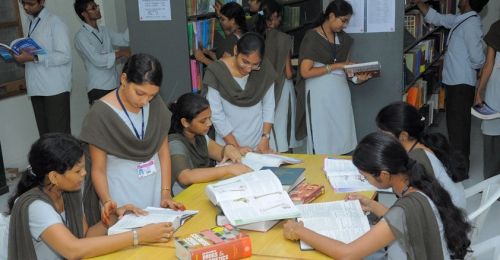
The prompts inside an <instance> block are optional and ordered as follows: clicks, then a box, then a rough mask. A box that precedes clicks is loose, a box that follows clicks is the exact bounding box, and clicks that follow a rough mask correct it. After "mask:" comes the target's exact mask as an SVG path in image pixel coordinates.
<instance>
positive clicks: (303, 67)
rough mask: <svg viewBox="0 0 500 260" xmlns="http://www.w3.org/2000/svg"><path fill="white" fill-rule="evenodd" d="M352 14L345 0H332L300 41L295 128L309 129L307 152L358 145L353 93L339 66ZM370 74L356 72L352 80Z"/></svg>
mask: <svg viewBox="0 0 500 260" xmlns="http://www.w3.org/2000/svg"><path fill="white" fill-rule="evenodd" d="M352 14H353V10H352V6H351V5H350V4H349V3H348V2H346V1H345V0H334V1H332V2H330V4H329V5H328V7H327V8H326V10H325V12H324V14H323V15H322V17H321V19H320V20H319V22H318V24H317V27H315V28H314V29H312V30H310V31H308V32H306V34H305V36H304V38H303V39H302V43H301V45H300V52H299V75H298V79H297V84H296V86H295V87H296V88H297V124H298V125H297V127H298V130H297V132H296V134H297V138H299V139H300V138H302V137H305V133H304V130H305V129H307V153H309V154H311V153H312V154H346V153H349V152H351V151H352V150H354V147H356V142H357V140H356V129H355V127H354V115H353V111H352V105H351V93H350V90H349V85H348V84H347V79H346V75H345V72H344V70H343V68H344V66H345V65H347V64H348V63H349V62H348V57H349V51H350V48H351V45H352V43H353V39H352V38H351V37H350V36H349V35H348V34H347V33H345V32H344V31H343V30H344V29H345V28H346V26H347V24H348V23H349V20H350V19H351V16H352ZM369 77H370V75H369V74H363V75H360V76H358V77H357V78H358V79H359V82H358V81H356V82H357V83H361V82H364V81H365V80H368V78H369ZM304 119H306V121H304Z"/></svg>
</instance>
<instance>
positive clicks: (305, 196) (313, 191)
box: [289, 182, 325, 204]
mask: <svg viewBox="0 0 500 260" xmlns="http://www.w3.org/2000/svg"><path fill="white" fill-rule="evenodd" d="M323 193H325V186H323V185H319V184H309V183H306V182H303V183H301V184H300V185H299V186H297V187H296V188H295V189H293V190H292V191H290V193H289V195H290V199H292V201H293V203H294V204H306V203H309V202H311V201H313V200H315V199H316V198H317V197H319V196H321V195H322V194H323Z"/></svg>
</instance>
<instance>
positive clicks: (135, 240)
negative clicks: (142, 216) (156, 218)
mask: <svg viewBox="0 0 500 260" xmlns="http://www.w3.org/2000/svg"><path fill="white" fill-rule="evenodd" d="M132 235H133V239H132V241H133V243H134V246H138V245H139V234H138V233H137V229H135V228H134V229H132Z"/></svg>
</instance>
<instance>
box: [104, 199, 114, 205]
mask: <svg viewBox="0 0 500 260" xmlns="http://www.w3.org/2000/svg"><path fill="white" fill-rule="evenodd" d="M110 201H112V199H108V200H106V201H104V202H103V203H102V205H103V206H104V205H106V203H108V202H110Z"/></svg>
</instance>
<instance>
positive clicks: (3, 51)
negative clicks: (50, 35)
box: [0, 38, 47, 61]
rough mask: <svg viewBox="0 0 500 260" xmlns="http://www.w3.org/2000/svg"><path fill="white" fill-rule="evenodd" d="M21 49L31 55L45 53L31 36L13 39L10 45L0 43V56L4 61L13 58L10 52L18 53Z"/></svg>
mask: <svg viewBox="0 0 500 260" xmlns="http://www.w3.org/2000/svg"><path fill="white" fill-rule="evenodd" d="M23 51H25V52H28V53H30V54H31V55H42V54H47V53H46V52H45V50H44V49H43V48H42V47H40V44H38V43H37V42H36V41H35V40H33V39H32V38H19V39H15V40H14V41H12V42H11V43H10V45H7V44H3V43H0V56H2V58H4V59H5V60H6V61H10V60H12V59H14V57H13V56H12V53H11V52H13V53H14V54H16V55H19V54H21V52H23Z"/></svg>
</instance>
